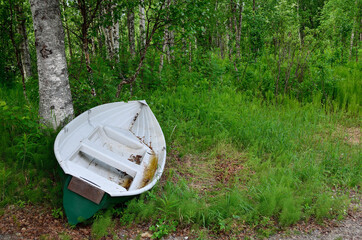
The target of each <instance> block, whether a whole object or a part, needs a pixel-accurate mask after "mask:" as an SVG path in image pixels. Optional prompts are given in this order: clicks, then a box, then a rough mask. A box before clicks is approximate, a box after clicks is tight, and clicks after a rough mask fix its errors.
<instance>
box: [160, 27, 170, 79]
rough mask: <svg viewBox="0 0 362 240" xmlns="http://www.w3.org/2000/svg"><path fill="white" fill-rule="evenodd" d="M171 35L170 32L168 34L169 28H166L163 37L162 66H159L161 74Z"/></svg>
mask: <svg viewBox="0 0 362 240" xmlns="http://www.w3.org/2000/svg"><path fill="white" fill-rule="evenodd" d="M168 35H169V32H168V28H167V27H165V31H164V35H163V45H162V53H161V56H160V66H159V72H160V73H161V72H162V69H163V62H164V55H165V52H166V51H167V49H168V44H167V43H168V37H169V36H168Z"/></svg>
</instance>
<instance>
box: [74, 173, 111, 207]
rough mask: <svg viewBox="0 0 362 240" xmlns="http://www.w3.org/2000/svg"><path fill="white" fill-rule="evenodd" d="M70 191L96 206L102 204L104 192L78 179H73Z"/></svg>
mask: <svg viewBox="0 0 362 240" xmlns="http://www.w3.org/2000/svg"><path fill="white" fill-rule="evenodd" d="M68 189H69V190H70V191H72V192H75V193H76V194H79V195H80V196H82V197H84V198H86V199H88V200H90V201H92V202H94V203H96V204H99V203H100V202H101V200H102V198H103V195H104V191H102V190H101V189H98V188H96V187H94V186H92V185H91V184H89V183H87V182H85V181H83V180H81V179H79V178H76V177H72V179H71V180H70V183H69V185H68Z"/></svg>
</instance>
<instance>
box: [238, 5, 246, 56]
mask: <svg viewBox="0 0 362 240" xmlns="http://www.w3.org/2000/svg"><path fill="white" fill-rule="evenodd" d="M243 11H244V2H241V3H240V4H239V15H238V21H237V30H236V52H237V55H238V58H240V57H241V49H240V41H241V27H242V26H243Z"/></svg>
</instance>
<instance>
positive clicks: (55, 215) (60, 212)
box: [52, 208, 64, 219]
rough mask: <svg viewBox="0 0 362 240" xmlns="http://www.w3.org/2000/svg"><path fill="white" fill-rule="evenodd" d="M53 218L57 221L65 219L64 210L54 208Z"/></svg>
mask: <svg viewBox="0 0 362 240" xmlns="http://www.w3.org/2000/svg"><path fill="white" fill-rule="evenodd" d="M52 216H53V218H55V219H59V218H61V219H63V218H64V213H63V210H62V208H53V209H52Z"/></svg>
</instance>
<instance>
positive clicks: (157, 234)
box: [149, 218, 178, 239]
mask: <svg viewBox="0 0 362 240" xmlns="http://www.w3.org/2000/svg"><path fill="white" fill-rule="evenodd" d="M177 224H178V223H177V222H176V221H169V222H168V221H166V218H163V219H159V220H158V222H157V223H156V224H155V225H152V226H150V228H149V229H150V231H152V232H153V234H152V239H161V238H162V237H164V236H167V235H168V234H170V233H172V232H174V231H176V227H177Z"/></svg>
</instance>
